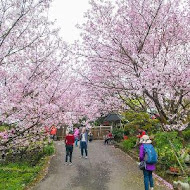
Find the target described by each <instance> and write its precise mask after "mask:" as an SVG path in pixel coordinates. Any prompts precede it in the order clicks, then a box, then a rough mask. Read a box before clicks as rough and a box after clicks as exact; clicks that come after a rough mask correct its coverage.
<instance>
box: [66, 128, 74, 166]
mask: <svg viewBox="0 0 190 190" xmlns="http://www.w3.org/2000/svg"><path fill="white" fill-rule="evenodd" d="M74 142H75V137H74V135H73V132H72V131H69V133H68V134H67V135H66V137H65V147H66V157H65V164H67V161H68V157H69V158H70V160H69V161H70V163H69V165H72V153H73V144H74Z"/></svg>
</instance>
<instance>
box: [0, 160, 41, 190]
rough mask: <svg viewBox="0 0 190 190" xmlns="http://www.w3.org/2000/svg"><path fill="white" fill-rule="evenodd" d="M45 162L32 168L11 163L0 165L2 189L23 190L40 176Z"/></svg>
mask: <svg viewBox="0 0 190 190" xmlns="http://www.w3.org/2000/svg"><path fill="white" fill-rule="evenodd" d="M42 165H43V162H42V161H41V162H40V164H39V165H36V166H33V167H32V166H30V165H28V164H23V163H11V164H7V165H0V189H1V190H22V189H24V187H25V186H26V184H28V183H30V182H31V181H32V180H33V179H34V178H35V177H36V175H37V174H38V172H39V171H40V169H41V167H42Z"/></svg>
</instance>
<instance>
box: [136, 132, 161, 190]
mask: <svg viewBox="0 0 190 190" xmlns="http://www.w3.org/2000/svg"><path fill="white" fill-rule="evenodd" d="M151 143H152V141H151V140H150V138H149V136H148V135H143V136H142V137H141V138H140V144H141V145H140V151H139V159H140V164H139V168H140V169H141V170H143V175H144V186H145V190H149V187H150V190H153V189H154V181H153V177H152V172H153V171H154V170H155V169H156V163H157V159H158V157H157V153H156V151H155V149H154V147H153V145H152V144H151Z"/></svg>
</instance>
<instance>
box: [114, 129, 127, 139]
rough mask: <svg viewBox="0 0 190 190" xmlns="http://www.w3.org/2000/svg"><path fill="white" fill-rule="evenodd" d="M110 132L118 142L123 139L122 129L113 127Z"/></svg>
mask: <svg viewBox="0 0 190 190" xmlns="http://www.w3.org/2000/svg"><path fill="white" fill-rule="evenodd" d="M112 133H113V135H114V140H115V141H117V142H120V141H121V140H122V139H123V133H124V131H123V129H118V128H115V129H113V131H112Z"/></svg>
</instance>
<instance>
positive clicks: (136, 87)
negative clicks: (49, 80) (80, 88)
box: [76, 0, 190, 130]
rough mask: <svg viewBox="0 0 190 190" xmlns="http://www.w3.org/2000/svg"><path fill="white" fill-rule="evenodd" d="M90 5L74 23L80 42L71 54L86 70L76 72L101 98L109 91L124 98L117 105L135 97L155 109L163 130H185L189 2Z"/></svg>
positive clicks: (189, 88)
mask: <svg viewBox="0 0 190 190" xmlns="http://www.w3.org/2000/svg"><path fill="white" fill-rule="evenodd" d="M90 4H91V9H90V10H89V11H88V12H87V13H86V14H85V17H86V22H85V23H83V24H82V25H81V26H78V28H79V29H81V36H82V43H79V45H76V54H77V55H78V56H79V57H83V58H84V65H86V67H87V68H88V72H85V73H84V72H83V73H82V74H81V75H83V76H84V78H85V80H86V82H87V83H88V85H91V86H92V89H93V88H94V90H95V91H97V89H98V90H99V94H100V98H102V99H104V96H106V94H112V95H113V96H114V97H115V99H122V100H123V103H121V102H120V103H121V104H125V105H126V104H127V102H128V101H126V99H128V100H130V99H134V98H135V99H137V100H139V105H140V106H141V108H142V109H144V110H147V108H148V107H155V108H156V109H157V111H158V113H159V116H160V120H161V122H162V123H163V125H164V127H165V129H167V130H171V129H176V130H183V129H184V128H186V127H187V124H188V120H187V118H188V115H189V112H190V110H189V92H190V84H189V78H190V64H189V58H190V57H189V53H190V52H189V51H190V48H189V47H190V46H189V41H190V28H189V22H190V20H189V19H190V13H189V6H190V4H189V2H188V1H182V0H181V1H178V0H168V1H165V0H156V1H155V0H154V1H153V0H146V1H144V0H127V1H123V0H119V1H116V2H111V1H102V0H101V1H100V0H99V1H93V0H92V1H91V2H90ZM79 72H81V71H79ZM108 92H109V93H108ZM110 92H112V93H110ZM118 102H119V101H118ZM109 103H110V102H109ZM116 104H117V103H116ZM127 105H128V104H127ZM139 105H138V106H139ZM122 107H125V106H122Z"/></svg>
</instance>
